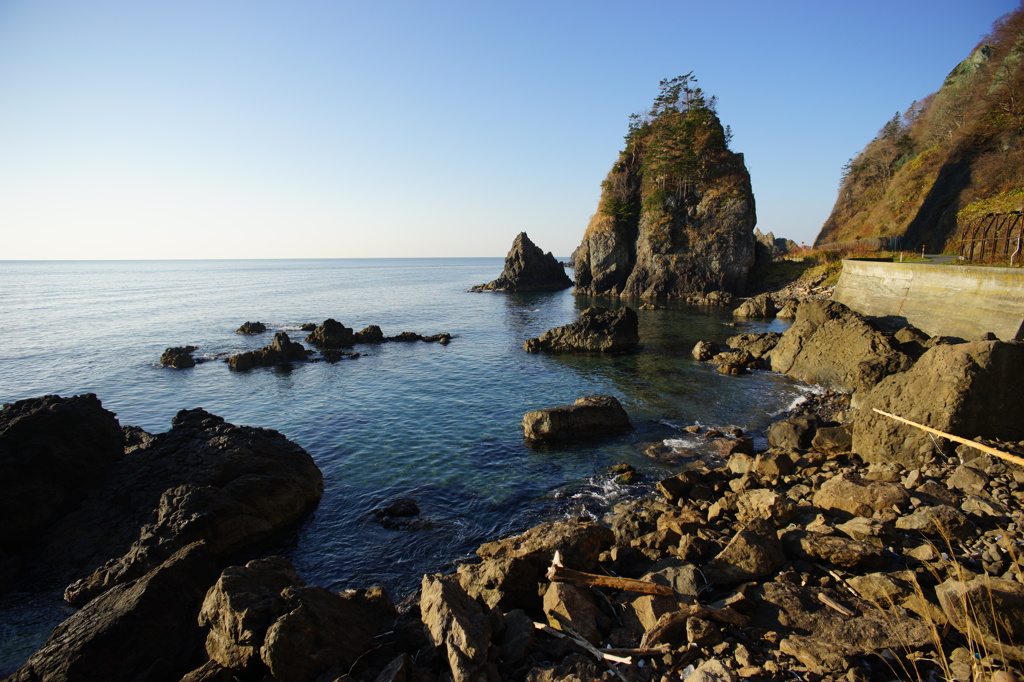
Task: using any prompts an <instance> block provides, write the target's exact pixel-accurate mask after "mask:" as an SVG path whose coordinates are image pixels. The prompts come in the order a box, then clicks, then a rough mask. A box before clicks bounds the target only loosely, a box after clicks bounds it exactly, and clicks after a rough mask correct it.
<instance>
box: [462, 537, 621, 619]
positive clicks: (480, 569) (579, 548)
mask: <svg viewBox="0 0 1024 682" xmlns="http://www.w3.org/2000/svg"><path fill="white" fill-rule="evenodd" d="M614 542H615V535H614V533H613V532H612V530H611V529H609V528H606V527H605V526H601V525H599V524H596V523H591V522H589V521H579V520H571V521H558V522H556V523H545V524H541V525H539V526H535V527H534V528H531V529H530V530H528V531H526V532H525V533H523V534H521V535H516V536H514V537H511V538H507V539H505V540H500V541H497V542H488V543H485V544H483V545H481V546H480V548H479V549H477V554H478V555H479V556H480V557H481V559H482V562H481V563H479V564H462V565H461V566H459V568H458V577H459V580H460V582H461V583H462V585H463V587H464V588H465V589H466V591H467V592H468V593H469V594H470V595H471V596H472V597H475V598H478V599H480V600H481V601H483V602H484V603H485V604H487V605H488V606H497V605H500V606H501V607H502V608H503V609H515V608H520V609H523V610H524V611H526V612H527V613H529V614H531V615H533V616H535V617H536V616H539V615H540V611H541V600H540V597H539V595H538V594H537V585H538V584H539V583H541V582H542V580H543V578H544V576H545V574H546V573H547V570H548V567H549V566H550V565H551V561H552V560H553V559H554V556H555V552H556V551H557V552H558V553H559V555H560V556H561V558H562V563H563V564H564V565H565V566H566V568H572V569H575V570H578V571H593V570H594V569H595V568H596V566H597V560H598V557H599V556H600V555H601V552H603V551H605V550H607V549H608V548H609V547H611V546H612V544H613V543H614Z"/></svg>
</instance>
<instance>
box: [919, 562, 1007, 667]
mask: <svg viewBox="0 0 1024 682" xmlns="http://www.w3.org/2000/svg"><path fill="white" fill-rule="evenodd" d="M935 594H936V595H937V596H938V598H939V603H940V604H941V605H942V610H943V611H944V612H945V613H946V616H947V617H948V618H949V621H950V622H951V623H952V624H953V625H954V626H955V627H956V629H957V630H959V631H960V632H961V633H963V634H964V635H965V636H967V637H968V639H969V640H970V641H972V642H979V643H980V646H982V647H984V650H986V651H988V652H989V653H993V654H996V655H1002V656H1005V657H1008V658H1013V659H1015V660H1017V661H1024V644H1022V642H1024V585H1021V584H1020V583H1018V582H1016V581H1013V580H1004V579H1001V578H990V577H988V576H982V577H979V578H974V579H973V580H947V581H946V582H944V583H942V584H941V585H939V586H937V587H936V588H935Z"/></svg>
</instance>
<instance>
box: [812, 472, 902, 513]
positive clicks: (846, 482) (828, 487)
mask: <svg viewBox="0 0 1024 682" xmlns="http://www.w3.org/2000/svg"><path fill="white" fill-rule="evenodd" d="M908 502H910V495H909V494H908V493H907V491H906V490H905V489H904V488H903V486H901V485H898V484H895V483H883V482H882V481H871V480H868V479H865V478H861V477H860V476H857V475H856V474H849V473H845V474H840V475H839V476H833V477H832V478H830V479H828V480H827V481H825V482H824V483H823V484H822V485H821V488H819V489H818V492H816V493H815V494H814V505H815V506H816V507H821V508H822V509H838V510H841V511H844V512H846V513H848V514H854V515H856V516H867V517H870V516H872V515H874V514H875V512H877V511H880V510H882V509H891V508H892V507H893V506H894V505H895V506H897V507H903V506H904V505H906V504H907V503H908Z"/></svg>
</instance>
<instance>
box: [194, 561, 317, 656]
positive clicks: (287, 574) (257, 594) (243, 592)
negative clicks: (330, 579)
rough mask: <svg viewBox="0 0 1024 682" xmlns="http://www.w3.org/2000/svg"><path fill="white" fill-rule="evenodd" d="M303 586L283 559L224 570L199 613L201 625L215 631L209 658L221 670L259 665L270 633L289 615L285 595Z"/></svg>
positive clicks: (208, 641) (208, 642) (211, 634)
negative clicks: (293, 588) (265, 639)
mask: <svg viewBox="0 0 1024 682" xmlns="http://www.w3.org/2000/svg"><path fill="white" fill-rule="evenodd" d="M302 585H303V582H302V580H301V579H300V578H299V576H298V574H296V572H295V568H294V567H293V566H292V565H291V563H289V562H288V561H287V560H286V559H284V558H282V557H268V558H266V559H257V560H254V561H250V562H249V563H247V564H246V565H245V566H230V567H228V568H226V569H224V571H223V572H222V573H221V574H220V578H218V579H217V582H216V584H214V586H213V587H211V588H210V589H209V590H208V591H207V593H206V597H205V599H204V600H203V605H202V608H201V610H200V612H199V625H200V626H202V627H207V628H209V630H208V632H207V635H206V655H207V656H209V657H210V660H211V661H214V662H216V663H217V664H218V665H220V666H221V667H224V668H234V669H236V670H243V669H245V668H247V667H249V666H250V665H251V664H253V662H256V661H259V660H260V657H259V656H260V647H261V646H262V645H263V640H264V638H265V637H266V634H267V629H268V628H269V627H270V626H271V625H272V624H273V623H274V621H275V620H277V618H278V616H280V615H281V614H282V613H283V612H284V611H285V600H284V597H283V596H282V592H283V591H284V589H285V588H286V587H300V586H302Z"/></svg>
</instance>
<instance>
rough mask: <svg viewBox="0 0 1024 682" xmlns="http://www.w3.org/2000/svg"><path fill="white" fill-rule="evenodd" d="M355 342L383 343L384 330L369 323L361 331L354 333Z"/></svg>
mask: <svg viewBox="0 0 1024 682" xmlns="http://www.w3.org/2000/svg"><path fill="white" fill-rule="evenodd" d="M355 342H356V343H383V342H384V332H382V331H381V330H380V327H378V326H377V325H375V324H371V325H370V326H369V327H366V328H364V329H363V330H362V331H358V332H356V333H355Z"/></svg>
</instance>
